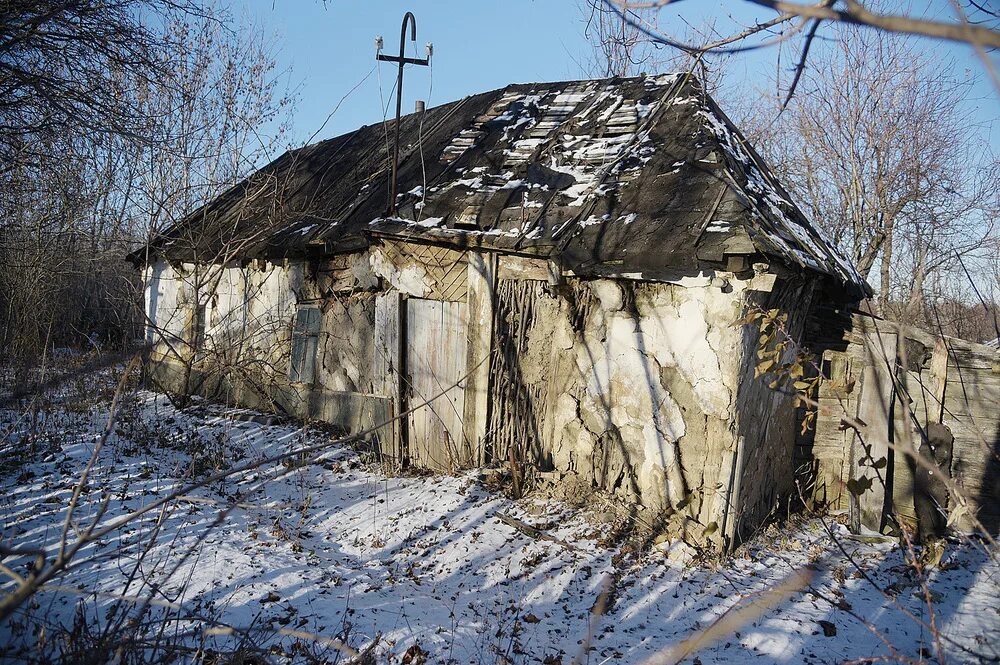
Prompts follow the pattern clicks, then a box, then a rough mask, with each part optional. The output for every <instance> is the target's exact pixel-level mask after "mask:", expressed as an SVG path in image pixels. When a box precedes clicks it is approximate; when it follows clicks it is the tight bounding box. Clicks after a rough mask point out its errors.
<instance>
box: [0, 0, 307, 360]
mask: <svg viewBox="0 0 1000 665" xmlns="http://www.w3.org/2000/svg"><path fill="white" fill-rule="evenodd" d="M2 11H3V12H5V14H4V21H3V27H2V28H0V65H3V66H2V67H0V91H2V94H0V153H2V154H3V155H4V156H5V157H9V159H4V160H0V163H2V164H3V166H0V324H2V325H0V328H2V330H3V335H4V339H3V342H4V344H3V353H4V354H7V355H15V356H22V357H23V356H30V355H32V354H36V353H37V352H38V351H39V349H41V347H42V346H44V345H45V344H46V343H53V344H54V343H59V344H74V345H78V344H80V343H81V342H82V343H86V341H87V340H88V339H92V340H93V341H95V343H96V342H97V338H100V339H102V340H103V341H113V342H115V343H119V344H120V343H123V342H126V341H129V340H130V339H131V338H133V337H135V336H136V333H137V332H138V327H139V324H141V313H140V311H139V308H138V307H137V305H138V302H139V298H138V292H139V288H140V284H139V283H138V280H137V275H136V273H135V272H134V270H133V269H132V268H131V267H129V266H128V265H127V264H126V263H125V262H124V255H125V254H126V253H127V252H128V251H129V250H130V249H132V248H134V247H135V246H136V245H138V244H141V243H142V242H144V241H145V240H146V238H147V237H148V236H149V235H150V234H151V232H154V231H156V230H159V229H161V228H164V227H166V226H167V225H169V224H171V223H173V222H174V221H176V220H177V219H179V217H180V216H181V215H183V214H186V213H187V212H189V211H190V210H192V209H193V208H195V207H197V205H199V204H200V203H202V202H204V201H205V200H207V199H209V198H211V197H214V196H216V195H217V194H219V193H220V192H222V191H224V190H225V189H226V188H228V187H230V186H232V185H233V184H234V183H236V182H238V181H239V179H240V178H242V177H243V176H244V175H245V174H246V173H248V172H249V171H251V170H252V169H253V168H255V167H256V166H257V165H259V162H260V161H261V159H262V158H263V157H265V156H266V155H268V154H269V153H270V152H271V151H272V150H273V149H274V148H275V147H276V146H277V145H278V144H279V143H280V141H281V139H282V137H283V135H284V128H285V125H284V123H283V121H284V119H285V112H286V111H287V110H288V109H289V108H290V104H291V98H290V97H289V96H288V95H286V94H283V93H282V92H281V88H282V86H281V81H280V80H279V73H278V72H276V71H275V68H274V63H273V60H272V59H271V57H270V54H269V52H268V47H267V41H266V39H265V38H264V37H263V36H262V35H261V34H260V32H259V30H256V29H254V28H253V27H252V26H247V25H241V24H235V23H233V22H232V21H231V20H230V19H229V18H228V16H227V15H226V14H225V13H219V12H217V11H214V10H213V11H209V10H207V9H204V8H202V7H200V6H199V5H198V4H196V3H194V2H186V1H184V2H174V1H173V0H170V1H164V2H162V3H161V2H159V0H150V1H148V2H140V1H139V0H119V1H111V0H107V1H104V2H86V3H45V2H29V1H28V0H24V1H21V2H14V3H6V4H5V5H4V7H3V10H2ZM95 335H96V337H95Z"/></svg>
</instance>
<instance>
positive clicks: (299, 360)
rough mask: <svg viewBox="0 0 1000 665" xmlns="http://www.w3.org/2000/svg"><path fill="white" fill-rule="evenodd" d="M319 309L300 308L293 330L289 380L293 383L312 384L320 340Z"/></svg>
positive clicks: (296, 314)
mask: <svg viewBox="0 0 1000 665" xmlns="http://www.w3.org/2000/svg"><path fill="white" fill-rule="evenodd" d="M319 322H320V311H319V308H318V307H299V309H298V311H297V312H296V313H295V326H294V327H293V328H292V365H291V368H290V369H289V372H288V378H289V379H290V380H291V381H292V383H312V382H313V374H314V371H315V368H316V347H317V345H318V340H319Z"/></svg>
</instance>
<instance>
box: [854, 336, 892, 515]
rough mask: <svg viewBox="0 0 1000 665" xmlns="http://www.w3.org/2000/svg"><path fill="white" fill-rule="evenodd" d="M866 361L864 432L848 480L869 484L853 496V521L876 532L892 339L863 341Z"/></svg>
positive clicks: (882, 499) (881, 510)
mask: <svg viewBox="0 0 1000 665" xmlns="http://www.w3.org/2000/svg"><path fill="white" fill-rule="evenodd" d="M866 353H867V354H868V356H869V358H870V361H869V364H868V365H866V366H865V368H864V371H863V373H862V383H861V398H860V404H859V406H858V418H860V419H861V421H862V422H864V423H865V424H866V425H867V427H865V428H864V440H863V441H862V440H861V438H860V437H858V436H855V439H854V443H853V445H852V448H851V453H852V454H851V466H852V478H854V479H857V480H859V481H863V482H866V483H867V482H870V483H871V486H870V488H868V489H867V490H865V491H863V492H861V493H859V494H858V495H857V510H858V511H859V513H858V515H857V517H858V518H859V519H860V522H861V524H863V525H865V526H866V527H868V528H869V529H874V530H876V531H880V530H881V529H882V526H883V524H884V521H883V520H884V514H885V508H886V487H885V466H882V467H881V468H877V465H878V464H885V462H887V461H888V460H889V414H890V413H891V405H892V401H893V399H894V393H893V375H894V374H895V366H896V361H895V359H896V335H895V334H891V333H884V332H882V333H879V334H877V335H874V334H873V335H870V336H868V337H867V339H866Z"/></svg>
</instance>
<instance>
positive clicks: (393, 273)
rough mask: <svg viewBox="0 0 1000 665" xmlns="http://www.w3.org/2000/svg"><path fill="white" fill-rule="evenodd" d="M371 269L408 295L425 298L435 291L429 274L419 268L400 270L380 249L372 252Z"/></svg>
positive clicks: (409, 266) (412, 267) (407, 267)
mask: <svg viewBox="0 0 1000 665" xmlns="http://www.w3.org/2000/svg"><path fill="white" fill-rule="evenodd" d="M371 267H372V272H374V273H375V274H376V275H378V276H379V277H382V278H383V279H385V280H386V281H387V282H389V284H391V285H392V286H393V287H395V288H396V290H398V291H402V292H403V293H406V294H408V295H411V296H416V297H418V298H423V297H424V296H426V295H427V294H428V293H430V292H431V290H432V289H433V285H432V284H431V283H430V281H429V280H430V278H429V277H428V276H427V273H426V272H425V271H424V270H422V269H421V268H420V267H419V266H415V265H408V266H406V267H405V268H403V269H399V268H397V267H396V266H395V264H394V263H393V262H392V260H391V259H390V258H389V257H388V256H386V255H385V253H384V252H383V251H382V250H380V249H374V250H373V251H372V253H371Z"/></svg>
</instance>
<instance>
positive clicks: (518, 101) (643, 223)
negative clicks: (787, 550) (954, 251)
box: [157, 74, 870, 294]
mask: <svg viewBox="0 0 1000 665" xmlns="http://www.w3.org/2000/svg"><path fill="white" fill-rule="evenodd" d="M394 129H395V130H396V131H398V132H399V135H400V145H399V150H400V156H399V161H398V190H399V191H400V192H403V193H402V194H399V195H398V196H396V197H393V200H392V203H393V204H394V207H395V212H394V213H391V214H390V215H386V214H385V210H386V206H385V197H386V192H387V190H388V189H389V187H390V184H391V183H390V181H389V178H390V175H389V168H388V167H389V166H391V162H390V159H391V155H390V154H389V151H388V150H387V147H386V145H385V141H384V136H382V130H381V128H380V127H362V128H361V129H359V130H357V131H355V132H351V133H349V134H346V135H344V136H340V137H337V138H334V139H329V140H327V141H323V142H321V143H318V144H315V145H310V146H306V147H304V148H301V149H299V150H296V151H293V152H291V153H288V154H287V155H284V156H282V157H281V158H279V159H278V160H276V161H275V162H273V163H272V164H270V165H268V166H267V167H265V168H264V169H262V170H261V171H260V172H258V173H257V174H254V175H253V176H251V177H250V178H248V179H247V181H245V182H244V183H243V184H242V185H241V186H240V188H237V189H236V190H235V191H233V192H230V193H228V194H227V195H226V196H225V197H220V199H217V200H216V201H214V202H212V203H210V204H208V205H207V206H205V208H203V209H202V210H200V211H198V212H197V213H195V214H192V215H191V216H190V217H189V218H188V219H187V220H185V221H184V222H182V223H181V225H178V227H175V228H174V229H171V230H168V231H167V232H166V233H165V234H164V236H163V238H162V239H160V240H158V241H157V242H158V243H159V246H158V249H159V250H160V251H162V252H164V253H169V252H171V251H172V249H173V251H183V242H180V243H177V244H173V243H172V242H171V240H172V239H176V238H190V237H198V238H199V241H200V242H201V243H202V245H203V246H202V247H200V248H199V249H201V250H202V256H206V255H210V254H211V251H210V246H211V244H212V242H216V243H218V242H221V241H222V240H224V236H225V235H226V234H230V235H231V234H233V233H236V234H237V235H239V233H240V229H243V228H246V229H248V230H249V229H253V233H254V234H256V236H258V237H259V241H257V242H255V243H253V247H252V251H253V252H255V253H256V254H258V255H261V256H265V255H270V254H275V255H281V256H294V255H296V254H310V253H312V254H315V253H316V252H317V251H318V250H317V248H322V251H324V252H329V251H356V250H357V249H359V248H363V247H364V246H366V245H367V244H368V243H369V242H371V241H372V238H373V237H374V236H375V235H378V236H385V235H393V234H397V235H399V236H401V237H406V238H408V239H409V240H411V241H420V239H421V238H424V239H426V240H427V241H430V242H436V243H441V242H443V243H450V244H454V245H456V246H461V247H473V246H474V247H479V248H483V249H487V250H495V251H514V252H518V253H525V254H534V255H545V256H549V257H550V258H552V259H553V260H556V261H557V262H558V263H559V264H560V266H561V267H562V268H563V269H565V270H568V271H572V272H573V273H574V274H578V275H587V274H594V275H597V274H607V273H608V272H609V267H610V266H615V267H616V270H617V272H621V273H630V274H656V273H659V272H663V271H664V270H669V271H677V270H681V271H684V270H686V271H689V272H691V273H692V274H695V273H697V272H698V271H699V270H701V269H703V268H705V267H711V266H712V265H721V264H722V263H723V262H724V259H725V257H726V256H727V255H734V254H743V255H746V254H749V253H756V254H760V255H762V256H766V257H770V258H773V259H777V260H779V261H780V262H781V263H783V264H785V265H787V266H788V267H790V268H793V269H800V270H806V271H812V272H816V273H821V274H824V275H827V276H829V277H830V278H832V279H833V280H834V281H835V282H836V283H839V284H840V285H842V286H843V287H845V288H847V289H849V290H851V291H854V292H857V293H859V294H864V293H867V292H869V291H870V288H869V287H868V286H867V284H866V283H865V282H864V280H863V279H862V278H861V277H860V275H858V273H857V271H856V270H855V269H854V267H853V266H852V265H851V263H850V261H849V260H848V259H847V258H846V257H844V256H843V255H842V254H841V253H840V252H839V251H838V250H837V249H836V247H835V246H834V245H833V244H832V243H830V242H829V241H828V240H827V239H826V238H825V237H824V236H823V234H822V232H821V231H820V230H819V229H818V228H817V227H816V226H815V225H814V224H813V223H811V222H810V221H809V220H808V219H807V218H806V216H805V215H804V214H803V213H802V211H801V210H800V209H799V208H798V207H797V206H796V205H795V204H794V202H793V201H792V200H791V198H790V197H789V196H788V194H787V192H786V191H785V190H784V189H783V188H782V187H781V186H780V185H779V184H778V183H777V181H776V179H775V178H774V176H773V175H772V174H771V172H770V170H769V169H768V168H767V166H766V165H765V164H764V162H763V160H762V159H761V158H760V157H759V155H757V153H756V152H755V151H753V149H752V148H751V147H750V146H749V145H748V144H747V142H746V140H745V139H744V138H743V137H742V135H741V134H740V133H739V131H738V130H737V129H736V127H735V126H734V125H733V124H732V123H731V122H730V121H729V119H728V118H727V117H726V116H725V114H723V113H722V111H721V110H720V109H719V108H718V106H717V105H716V104H715V103H714V102H713V101H712V100H711V98H710V97H709V96H708V95H707V94H706V93H705V92H704V91H703V90H702V88H701V85H700V84H699V82H698V81H697V80H696V79H695V78H694V77H693V76H691V75H690V74H665V75H659V76H652V77H636V78H614V79H600V80H590V81H569V82H561V83H535V84H516V85H510V86H507V87H506V88H502V89H499V90H494V91H491V92H487V93H482V94H479V95H474V96H471V97H467V98H465V99H463V100H461V101H458V102H452V103H449V104H445V105H442V106H438V107H435V108H431V109H427V110H426V111H424V112H423V117H422V118H421V117H418V116H417V115H416V114H410V115H406V116H402V117H401V118H400V119H399V121H398V122H397V123H396V125H395V127H394ZM262 187H263V188H264V189H265V190H266V191H264V192H263V193H262ZM275 204H278V205H275ZM181 228H183V229H184V232H180V229H181ZM262 229H263V231H262ZM223 230H224V231H225V232H226V233H225V234H223V233H222V232H223ZM202 260H204V259H202Z"/></svg>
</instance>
